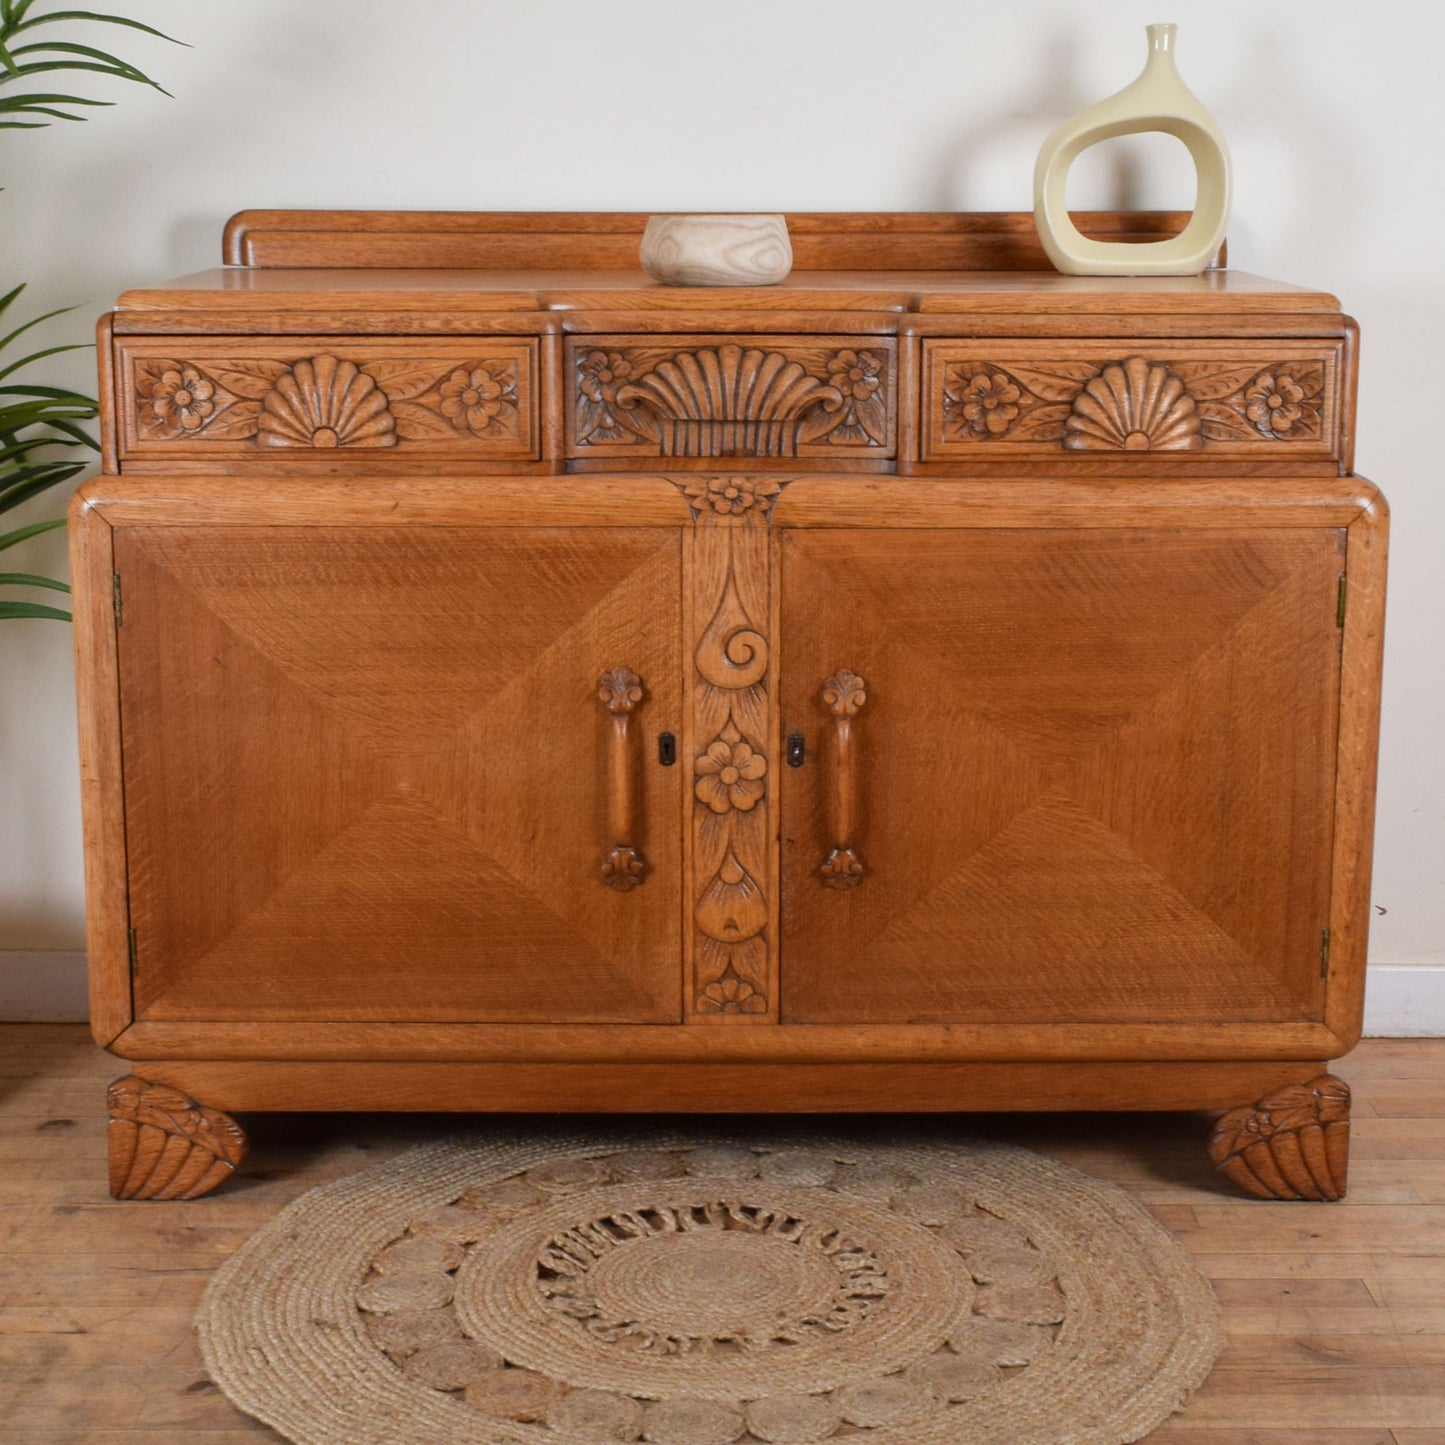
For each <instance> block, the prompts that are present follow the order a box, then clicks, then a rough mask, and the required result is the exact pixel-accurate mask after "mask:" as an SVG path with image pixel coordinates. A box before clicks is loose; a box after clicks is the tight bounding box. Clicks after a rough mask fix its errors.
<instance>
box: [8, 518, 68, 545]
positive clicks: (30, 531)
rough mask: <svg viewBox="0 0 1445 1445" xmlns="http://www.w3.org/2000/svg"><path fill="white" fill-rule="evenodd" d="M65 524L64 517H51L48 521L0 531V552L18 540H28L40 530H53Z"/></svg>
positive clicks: (36, 535)
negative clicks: (13, 529) (9, 530)
mask: <svg viewBox="0 0 1445 1445" xmlns="http://www.w3.org/2000/svg"><path fill="white" fill-rule="evenodd" d="M64 525H65V518H64V517H53V518H51V520H50V521H48V522H32V523H31V524H30V525H29V526H28V527H17V528H16V530H15V531H13V532H4V533H0V552H3V551H4V550H5V549H6V548H7V547H14V546H15V545H16V544H17V543H19V542H28V541H29V540H30V539H31V538H32V537H38V536H39V535H40V534H41V533H42V532H54V531H57V530H58V529H59V528H61V527H63V526H64Z"/></svg>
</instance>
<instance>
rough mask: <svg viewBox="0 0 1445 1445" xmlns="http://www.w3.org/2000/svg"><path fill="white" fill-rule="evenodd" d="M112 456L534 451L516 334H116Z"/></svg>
mask: <svg viewBox="0 0 1445 1445" xmlns="http://www.w3.org/2000/svg"><path fill="white" fill-rule="evenodd" d="M117 347H118V351H119V357H118V360H119V386H120V393H121V397H122V399H123V404H122V405H121V406H120V408H119V412H120V417H121V428H120V432H121V435H120V447H121V457H122V459H123V460H124V459H129V458H142V457H148V458H173V459H181V458H200V457H218V458H219V457H236V456H241V455H250V456H267V455H269V456H272V457H277V458H283V459H284V460H285V461H286V462H287V463H291V462H295V461H300V462H303V463H304V461H305V459H306V458H308V457H316V456H327V455H330V454H331V453H332V452H333V451H334V450H335V449H337V448H341V447H346V448H356V449H357V450H360V451H366V452H368V453H370V454H374V455H389V454H412V453H414V454H416V455H418V456H421V455H428V454H429V455H447V456H452V457H455V458H457V459H462V458H466V457H473V458H477V459H484V460H491V459H496V460H507V461H515V460H521V459H530V458H535V457H536V456H537V455H538V444H537V433H538V428H537V418H536V414H535V413H536V407H537V342H536V341H535V340H531V339H527V338H515V339H513V338H501V339H498V338H496V337H486V338H477V339H472V338H465V337H457V338H454V337H448V338H446V339H445V340H434V339H432V338H429V337H418V338H415V339H411V338H407V339H401V340H378V339H376V338H374V337H355V338H353V337H338V336H322V337H305V336H302V337H296V338H287V339H286V340H284V341H280V340H267V341H235V340H221V339H199V338H190V337H182V336H166V337H155V338H141V339H138V340H128V339H127V340H122V341H120V342H118V343H117Z"/></svg>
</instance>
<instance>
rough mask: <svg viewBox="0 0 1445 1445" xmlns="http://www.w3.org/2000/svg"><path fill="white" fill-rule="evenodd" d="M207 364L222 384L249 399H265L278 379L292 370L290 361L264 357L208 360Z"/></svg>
mask: <svg viewBox="0 0 1445 1445" xmlns="http://www.w3.org/2000/svg"><path fill="white" fill-rule="evenodd" d="M207 365H208V367H209V369H210V370H211V371H212V372H213V373H214V374H215V377H216V380H217V381H219V382H220V383H221V385H222V386H225V387H228V388H229V389H230V390H231V391H234V392H235V393H236V395H237V396H244V397H246V398H247V400H249V401H263V400H264V399H265V397H266V393H267V392H268V391H270V390H271V388H272V387H273V386H275V384H276V382H277V380H278V379H279V378H280V377H283V376H285V375H286V373H287V371H289V370H290V364H289V363H288V362H285V361H267V360H266V359H264V358H262V357H257V358H255V359H254V360H253V359H244V360H239V361H232V360H227V361H215V362H208V363H207Z"/></svg>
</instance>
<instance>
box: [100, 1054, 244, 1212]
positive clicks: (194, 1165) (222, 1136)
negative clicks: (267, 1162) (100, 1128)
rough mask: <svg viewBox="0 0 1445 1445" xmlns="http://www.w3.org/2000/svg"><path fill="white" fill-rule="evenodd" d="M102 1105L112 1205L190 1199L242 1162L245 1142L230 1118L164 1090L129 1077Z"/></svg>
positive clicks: (115, 1086) (116, 1085)
mask: <svg viewBox="0 0 1445 1445" xmlns="http://www.w3.org/2000/svg"><path fill="white" fill-rule="evenodd" d="M105 1103H106V1109H107V1112H108V1113H109V1115H110V1123H109V1125H108V1128H107V1140H108V1144H109V1152H110V1192H111V1194H112V1195H113V1196H114V1197H115V1198H116V1199H195V1198H197V1197H198V1196H200V1195H202V1194H205V1193H207V1192H208V1191H210V1190H212V1189H214V1188H215V1187H216V1185H218V1184H220V1183H222V1182H223V1181H225V1180H227V1179H229V1178H230V1177H231V1176H232V1175H233V1174H234V1173H235V1172H236V1170H237V1169H238V1168H239V1167H240V1165H241V1161H242V1160H243V1159H245V1157H246V1136H245V1134H244V1133H243V1132H242V1131H241V1128H240V1126H239V1125H238V1124H237V1123H236V1121H235V1120H234V1119H232V1118H231V1116H230V1115H229V1114H223V1113H222V1112H221V1111H220V1110H219V1109H210V1108H207V1107H206V1106H205V1105H203V1104H198V1103H197V1102H196V1101H195V1100H194V1099H192V1098H191V1097H190V1096H189V1095H187V1094H183V1093H181V1091H180V1090H179V1089H173V1088H171V1087H170V1086H169V1085H168V1084H152V1083H149V1082H148V1081H147V1080H145V1079H138V1078H136V1077H135V1075H134V1074H129V1075H127V1076H126V1077H125V1078H123V1079H117V1080H116V1081H115V1083H113V1084H112V1085H111V1086H110V1088H109V1089H108V1090H107V1091H106V1096H105Z"/></svg>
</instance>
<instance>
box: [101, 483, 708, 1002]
mask: <svg viewBox="0 0 1445 1445" xmlns="http://www.w3.org/2000/svg"><path fill="white" fill-rule="evenodd" d="M474 510H475V513H476V517H477V521H476V523H475V524H472V523H468V524H465V525H458V524H455V523H452V524H447V525H440V524H436V519H434V518H430V517H428V518H426V519H425V522H426V524H421V523H418V522H415V521H402V522H398V523H396V524H394V525H377V524H374V523H373V524H368V525H344V524H340V525H316V524H315V513H314V512H313V514H312V517H311V520H310V522H309V524H307V525H287V524H284V523H278V522H275V521H271V522H267V523H265V524H258V525H245V524H240V523H238V522H237V520H236V518H235V517H233V518H232V519H231V522H230V524H227V525H217V524H216V523H215V522H214V521H212V522H206V523H200V524H195V525H188V524H184V523H183V524H180V525H177V524H176V523H177V521H178V520H179V518H178V516H177V515H170V516H166V517H163V518H156V519H155V520H154V521H149V520H145V519H144V509H141V511H140V513H139V514H137V512H136V509H134V508H132V509H130V511H129V512H128V513H127V516H128V520H127V521H126V522H125V523H123V524H119V525H114V528H113V533H112V543H113V565H114V571H115V576H116V581H117V595H118V598H119V616H120V622H119V625H118V626H117V627H116V629H115V632H114V637H115V648H116V658H115V661H116V675H117V678H118V684H119V701H120V733H121V749H122V763H123V775H124V824H125V852H126V859H125V867H126V873H127V884H128V889H129V901H130V926H131V929H132V930H133V934H132V943H133V975H134V976H133V981H132V989H131V991H132V1001H133V1008H134V1017H135V1018H136V1019H137V1020H156V1021H159V1020H197V1021H199V1020H217V1021H223V1020H254V1021H323V1020H330V1021H360V1020H397V1021H498V1022H501V1021H507V1022H528V1021H538V1022H541V1021H546V1022H554V1023H555V1022H584V1021H586V1022H613V1021H629V1022H675V1021H676V1020H677V1019H678V1018H679V1015H680V1007H681V995H680V988H681V984H680V958H681V940H680V913H681V910H680V894H679V887H680V882H679V880H680V865H679V852H680V830H681V822H680V820H681V795H680V784H679V782H678V775H679V774H680V773H681V771H682V770H681V769H678V768H667V767H663V766H662V765H661V763H660V760H659V747H658V734H659V733H660V732H665V731H672V732H677V731H678V730H679V728H680V707H681V703H680V684H679V661H678V659H679V657H680V654H681V644H680V638H679V618H680V591H681V533H680V531H679V529H678V528H676V527H672V526H656V525H641V526H593V525H535V526H533V525H518V524H516V520H515V518H511V519H509V521H508V523H507V524H506V525H487V523H486V518H487V512H488V506H487V502H486V499H485V495H484V494H483V495H481V496H479V497H478V499H477V501H476V503H475V508H474ZM542 511H543V512H544V513H545V511H546V509H545V508H543V509H542ZM451 515H453V516H454V515H455V508H453V509H452V512H451ZM617 669H626V670H628V671H629V672H630V673H632V674H634V675H635V678H636V682H635V684H634V683H631V682H628V683H627V685H626V686H624V687H623V689H622V696H621V698H620V700H619V699H618V698H617V692H616V689H617V684H616V682H614V683H613V685H612V688H611V690H610V691H609V688H608V686H606V685H604V684H603V678H604V675H607V674H613V673H615V672H616V670H617ZM609 703H612V704H613V705H611V706H609ZM619 831H622V832H628V833H630V834H631V835H632V836H630V837H626V838H621V837H618V836H617V834H618V832H619ZM619 844H625V845H627V846H629V847H630V848H632V849H633V850H635V852H636V853H637V855H638V856H639V860H640V863H641V870H640V882H639V881H637V878H636V877H635V876H634V877H629V878H628V879H627V880H626V881H627V882H628V883H632V884H633V885H634V886H630V887H626V888H625V889H624V888H619V887H617V886H616V883H617V879H616V878H615V876H614V877H613V879H612V882H611V884H609V882H608V881H607V879H606V878H605V877H604V871H605V865H606V861H607V859H608V855H609V854H610V853H611V852H612V850H613V849H614V848H615V847H616V846H617V845H619ZM637 872H638V870H636V869H634V870H633V873H634V875H635V874H636V873H637Z"/></svg>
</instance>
